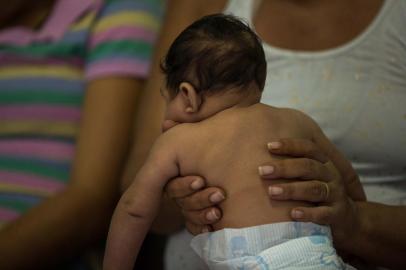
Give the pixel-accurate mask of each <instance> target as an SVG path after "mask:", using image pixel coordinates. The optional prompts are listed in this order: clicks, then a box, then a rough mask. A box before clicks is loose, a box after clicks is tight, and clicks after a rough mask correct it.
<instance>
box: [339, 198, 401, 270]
mask: <svg viewBox="0 0 406 270" xmlns="http://www.w3.org/2000/svg"><path fill="white" fill-rule="evenodd" d="M356 206H357V207H356V208H357V211H358V217H359V227H358V230H355V231H354V234H353V235H352V236H349V237H348V242H347V243H345V244H344V246H343V248H344V250H345V251H347V252H349V253H351V254H354V255H356V256H358V257H360V258H362V259H364V260H365V261H366V262H368V263H372V264H375V265H379V266H385V267H390V268H393V269H405V268H406V258H405V254H406V207H405V206H388V205H383V204H378V203H372V202H357V203H356Z"/></svg>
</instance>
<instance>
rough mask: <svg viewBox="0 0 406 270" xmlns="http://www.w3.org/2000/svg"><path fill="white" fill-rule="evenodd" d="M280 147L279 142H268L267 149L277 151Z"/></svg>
mask: <svg viewBox="0 0 406 270" xmlns="http://www.w3.org/2000/svg"><path fill="white" fill-rule="evenodd" d="M281 146H282V144H281V143H280V142H270V143H268V149H278V148H280V147H281Z"/></svg>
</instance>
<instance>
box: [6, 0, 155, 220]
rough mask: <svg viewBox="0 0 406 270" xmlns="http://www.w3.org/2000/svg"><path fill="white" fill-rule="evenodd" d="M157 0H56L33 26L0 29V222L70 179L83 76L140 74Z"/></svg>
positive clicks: (151, 39) (145, 63)
mask: <svg viewBox="0 0 406 270" xmlns="http://www.w3.org/2000/svg"><path fill="white" fill-rule="evenodd" d="M161 16H162V5H161V3H160V1H159V0H110V1H104V2H102V1H101V0H58V1H55V5H54V7H53V10H52V12H51V15H50V16H49V17H48V19H47V21H46V22H45V23H44V24H43V26H42V27H41V29H39V30H36V31H34V30H31V29H27V28H22V27H15V28H9V29H5V30H1V31H0V226H1V225H2V224H5V223H7V222H10V221H11V220H14V219H16V218H18V217H19V216H20V215H22V214H23V213H24V212H26V211H27V210H28V209H30V208H31V207H33V206H34V205H36V204H38V203H39V202H41V200H43V199H44V198H47V197H49V196H52V195H54V194H55V193H57V192H58V191H61V190H62V189H64V187H65V185H66V184H67V181H68V180H69V175H70V169H71V164H72V159H73V156H74V152H75V151H74V147H75V137H76V135H77V133H78V127H79V125H78V124H79V120H80V117H81V105H82V101H83V97H84V90H85V85H86V83H87V82H89V81H91V80H94V79H97V78H100V77H105V76H110V75H125V76H133V77H138V78H144V77H145V76H146V75H147V73H148V69H149V65H150V57H151V52H152V45H153V42H154V40H155V38H156V35H157V32H158V28H159V22H160V18H161Z"/></svg>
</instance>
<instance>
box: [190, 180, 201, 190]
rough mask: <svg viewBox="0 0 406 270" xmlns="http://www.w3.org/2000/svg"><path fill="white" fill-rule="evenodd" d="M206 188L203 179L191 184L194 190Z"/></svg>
mask: <svg viewBox="0 0 406 270" xmlns="http://www.w3.org/2000/svg"><path fill="white" fill-rule="evenodd" d="M203 186H204V182H203V180H202V179H200V178H198V179H196V180H195V181H193V182H192V184H190V187H191V188H192V189H193V190H198V189H201V188H202V187H203Z"/></svg>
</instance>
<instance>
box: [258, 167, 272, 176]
mask: <svg viewBox="0 0 406 270" xmlns="http://www.w3.org/2000/svg"><path fill="white" fill-rule="evenodd" d="M258 171H259V175H262V176H264V175H269V174H272V173H273V171H274V167H273V166H269V165H267V166H260V167H258Z"/></svg>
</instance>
